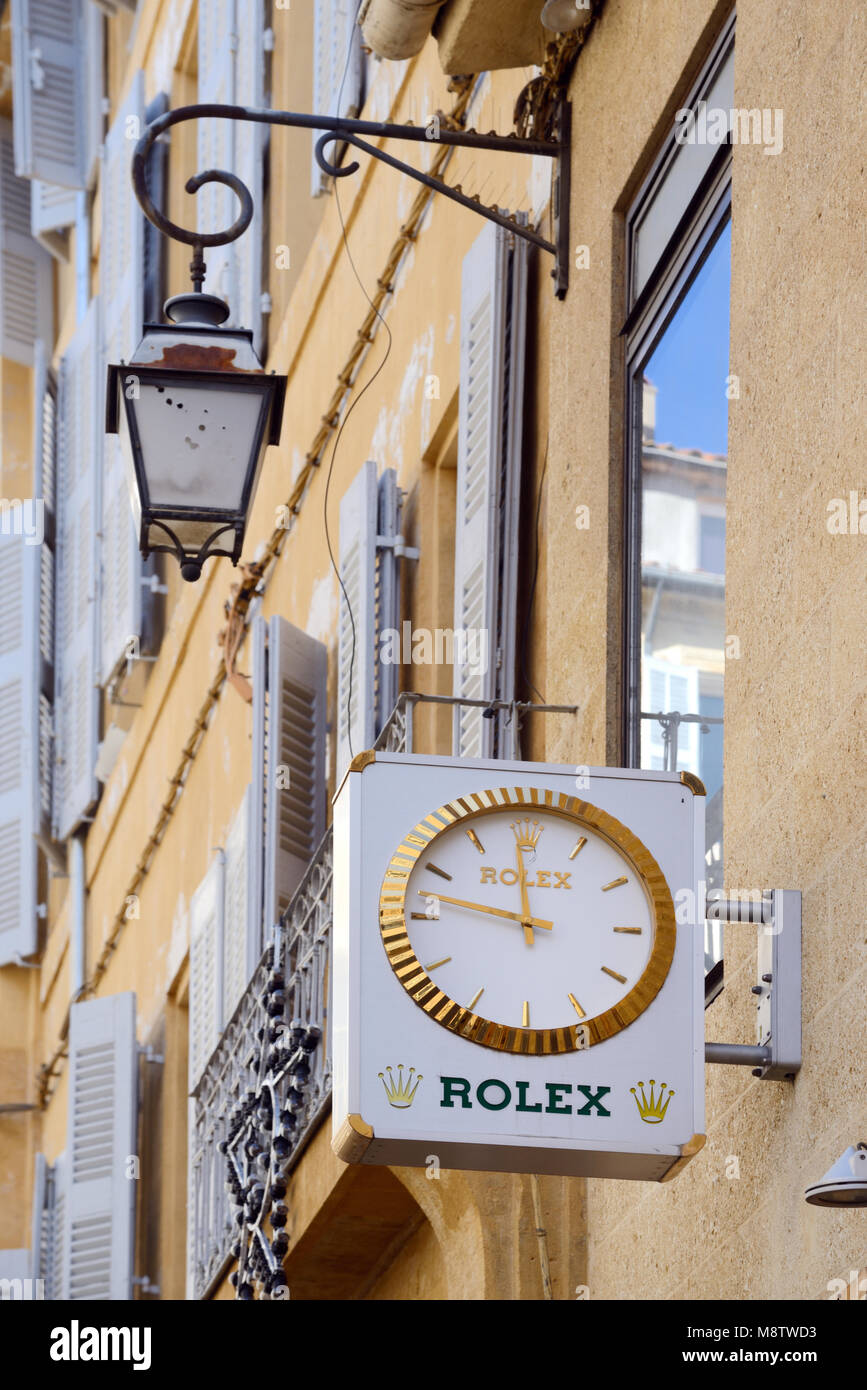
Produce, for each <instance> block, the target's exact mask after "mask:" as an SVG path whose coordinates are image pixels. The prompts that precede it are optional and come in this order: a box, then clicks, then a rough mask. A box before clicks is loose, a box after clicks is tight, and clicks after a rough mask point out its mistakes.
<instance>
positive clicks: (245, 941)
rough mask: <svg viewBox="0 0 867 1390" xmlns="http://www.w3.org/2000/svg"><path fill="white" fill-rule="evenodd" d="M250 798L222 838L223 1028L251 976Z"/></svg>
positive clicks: (242, 805) (243, 803) (221, 1025)
mask: <svg viewBox="0 0 867 1390" xmlns="http://www.w3.org/2000/svg"><path fill="white" fill-rule="evenodd" d="M251 805H252V796H251V791H250V788H249V787H248V788H247V790H246V791H245V793H244V797H243V800H242V801H241V805H240V806H239V808H238V811H237V814H236V816H235V819H234V820H233V822H232V826H231V829H230V830H229V833H228V835H227V836H226V897H225V904H224V909H223V1009H222V1017H221V1019H220V1027H221V1028H224V1027H225V1025H226V1024H227V1023H228V1021H229V1019H230V1018H231V1017H232V1014H233V1013H234V1012H235V1008H236V1006H237V1003H238V1000H239V999H240V998H241V995H242V994H243V993H244V990H245V989H246V988H247V984H248V982H249V979H250V976H251V975H252V973H253V968H252V966H251V955H252V949H251V946H252V943H251V942H250V916H251V914H250V911H249V904H248V898H247V893H248V868H247V859H248V854H249V844H250V814H251Z"/></svg>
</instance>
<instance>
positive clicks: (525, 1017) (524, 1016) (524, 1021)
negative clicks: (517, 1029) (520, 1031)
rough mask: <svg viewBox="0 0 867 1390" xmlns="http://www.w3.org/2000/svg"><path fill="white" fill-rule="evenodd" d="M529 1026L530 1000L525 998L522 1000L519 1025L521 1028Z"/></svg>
mask: <svg viewBox="0 0 867 1390" xmlns="http://www.w3.org/2000/svg"><path fill="white" fill-rule="evenodd" d="M529 1026H530V1001H529V999H525V1000H524V1007H523V1009H522V1011H521V1027H522V1028H529Z"/></svg>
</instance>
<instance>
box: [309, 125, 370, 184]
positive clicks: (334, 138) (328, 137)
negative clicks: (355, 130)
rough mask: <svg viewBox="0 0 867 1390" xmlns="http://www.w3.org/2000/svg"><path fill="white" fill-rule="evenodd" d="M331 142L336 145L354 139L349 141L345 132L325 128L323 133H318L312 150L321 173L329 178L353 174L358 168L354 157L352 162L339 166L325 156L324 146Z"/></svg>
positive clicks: (345, 176)
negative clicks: (314, 147) (318, 135)
mask: <svg viewBox="0 0 867 1390" xmlns="http://www.w3.org/2000/svg"><path fill="white" fill-rule="evenodd" d="M332 142H333V143H334V144H337V145H346V144H349V143H351V144H354V143H355V142H354V141H349V140H348V139H347V136H346V134H345V132H343V133H342V132H340V131H336V130H327V131H326V132H325V134H324V135H320V137H319V139H318V140H317V141H316V149H315V151H314V153H315V155H316V163H317V164H318V165H319V168H320V169H321V170H322V172H323V174H328V175H329V177H330V178H332V179H346V178H348V177H349V175H350V174H354V173H355V171H356V170H357V169H358V168H359V164H358V160H357V159H356V160H354V161H353V163H352V164H347V165H345V166H341V165H339V164H332V163H331V162H330V160H328V159H326V158H325V146H326V145H329V144H331V143H332Z"/></svg>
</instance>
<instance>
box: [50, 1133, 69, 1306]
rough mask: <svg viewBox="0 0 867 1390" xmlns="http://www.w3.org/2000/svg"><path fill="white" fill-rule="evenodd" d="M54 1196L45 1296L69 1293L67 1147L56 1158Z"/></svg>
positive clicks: (56, 1296)
mask: <svg viewBox="0 0 867 1390" xmlns="http://www.w3.org/2000/svg"><path fill="white" fill-rule="evenodd" d="M50 1186H51V1198H50V1206H49V1210H48V1239H47V1241H46V1243H45V1271H46V1272H45V1297H46V1298H47V1299H54V1300H60V1299H66V1298H68V1297H69V1285H68V1266H69V1261H68V1259H67V1255H66V1251H67V1242H68V1239H69V1230H68V1227H67V1223H66V1209H67V1203H68V1199H69V1158H68V1156H67V1153H66V1151H65V1150H64V1152H63V1153H62V1154H60V1155H59V1156H58V1157H57V1158H56V1159H55V1160H54V1165H53V1167H52V1169H51V1179H50Z"/></svg>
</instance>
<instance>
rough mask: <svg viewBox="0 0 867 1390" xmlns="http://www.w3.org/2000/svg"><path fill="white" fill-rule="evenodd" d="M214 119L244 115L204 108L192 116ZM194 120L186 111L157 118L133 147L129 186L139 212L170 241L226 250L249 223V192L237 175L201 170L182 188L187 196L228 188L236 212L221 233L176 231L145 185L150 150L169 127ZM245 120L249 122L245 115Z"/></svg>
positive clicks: (228, 109)
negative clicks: (217, 187)
mask: <svg viewBox="0 0 867 1390" xmlns="http://www.w3.org/2000/svg"><path fill="white" fill-rule="evenodd" d="M211 114H214V115H218V116H224V117H226V118H228V119H230V120H237V119H238V118H239V117H240V118H244V117H245V113H244V111H243V110H242V108H240V107H225V106H224V107H215V108H213V109H211V108H208V107H206V106H201V107H197V108H195V115H196V116H199V115H202V116H206V115H211ZM191 119H194V117H193V115H192V114H191V113H190V110H189V109H187V110H183V109H181V110H178V111H168V112H166V114H165V115H164V116H159V117H158V118H157V119H156V120H155V121H152V122H151V124H150V125H149V126H148V127H147V129H146V130H145V132H144V134H143V135H142V137H141V139H140V140H139V142H138V144H137V145H136V147H135V150H134V152H133V157H132V183H133V188H134V189H135V195H136V197H137V198H138V201H139V203H140V204H141V207H142V211H143V212H144V214H145V216H146V217H147V218H148V220H149V221H150V222H152V223H153V225H154V226H155V227H157V228H158V229H159V231H161V232H163V233H164V234H165V235H166V236H169V237H172V238H173V239H174V240H175V241H181V242H184V243H185V244H186V245H187V246H195V247H196V248H197V249H200V248H201V247H203V246H226V245H227V244H228V243H229V242H230V241H236V240H237V239H238V237H239V236H242V235H243V234H244V232H245V231H246V230H247V228H248V227H249V225H250V223H251V222H252V220H253V198H252V195H251V193H250V190H249V188H248V187H247V185H246V184H245V183H244V182H243V180H242V179H239V178H238V176H237V174H230V173H229V172H228V171H227V170H225V169H204V170H203V171H202V172H201V173H199V174H193V175H192V177H191V178H189V179H187V182H186V184H185V188H186V191H187V192H188V193H197V192H198V190H199V189H200V188H203V187H204V185H205V184H208V183H221V184H223V185H224V186H225V187H226V188H230V189H231V190H232V192H233V193H234V194H235V195H236V197H237V199H238V202H239V203H240V205H241V207H240V211H239V213H238V216H237V217H236V218H235V221H234V222H233V223H232V225H231V226H230V227H227V228H226V230H225V231H222V232H200V231H198V230H197V231H188V230H187V229H186V228H185V227H179V226H178V225H177V223H176V222H172V221H171V219H170V218H168V217H166V215H165V213H164V212H161V211H160V209H159V208H158V207H157V206H156V204H155V203H154V201H153V199H152V198H151V196H150V191H149V189H148V185H147V159H148V155H149V154H150V151H151V148H152V146H153V145H154V143H155V142H156V140H158V139H159V137H160V136H161V135H162V134H163V132H164V131H165V130H167V129H168V127H169V126H172V125H174V124H176V122H177V121H179V120H191ZM246 119H248V120H249V119H250V116H249V115H246Z"/></svg>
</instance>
